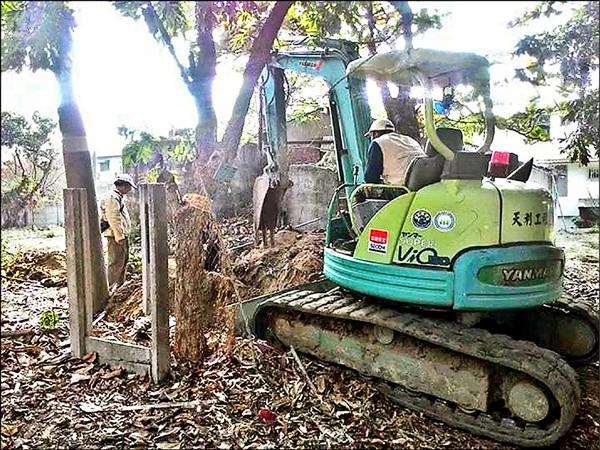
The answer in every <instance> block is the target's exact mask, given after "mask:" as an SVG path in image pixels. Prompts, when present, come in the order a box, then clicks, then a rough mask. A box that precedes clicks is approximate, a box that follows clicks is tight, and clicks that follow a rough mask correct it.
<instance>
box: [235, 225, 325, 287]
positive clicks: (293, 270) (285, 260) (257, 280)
mask: <svg viewBox="0 0 600 450" xmlns="http://www.w3.org/2000/svg"><path fill="white" fill-rule="evenodd" d="M323 240H324V236H323V233H299V232H296V231H290V230H282V231H279V232H278V233H277V234H275V247H272V248H254V249H252V250H249V251H247V252H245V253H244V254H242V255H241V256H240V258H239V259H238V260H236V261H235V262H234V266H233V270H234V273H235V275H236V277H237V278H238V279H239V280H240V281H241V282H242V283H244V284H245V285H246V286H247V289H246V291H245V292H244V295H243V296H244V298H248V297H251V296H254V295H261V294H268V293H271V292H275V291H279V290H282V289H287V288H290V287H293V286H296V285H300V284H304V283H308V282H310V281H313V280H315V279H316V278H318V277H319V276H320V275H321V271H322V269H323Z"/></svg>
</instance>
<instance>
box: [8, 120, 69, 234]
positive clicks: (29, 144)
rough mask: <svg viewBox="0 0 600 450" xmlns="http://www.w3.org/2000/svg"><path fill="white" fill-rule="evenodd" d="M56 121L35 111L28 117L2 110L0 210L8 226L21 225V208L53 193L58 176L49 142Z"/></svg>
mask: <svg viewBox="0 0 600 450" xmlns="http://www.w3.org/2000/svg"><path fill="white" fill-rule="evenodd" d="M55 130H56V123H55V122H54V121H53V120H51V119H49V118H47V117H43V116H41V115H40V114H38V113H37V112H35V113H34V114H33V117H32V118H31V120H28V119H26V118H25V117H24V116H22V115H20V114H16V113H11V112H8V111H3V112H2V130H1V137H0V140H1V144H2V148H3V160H4V161H3V162H2V184H1V186H2V189H1V192H2V194H1V198H2V210H3V214H4V215H5V216H6V217H8V219H7V220H6V222H7V224H8V226H18V225H21V223H20V221H21V219H22V217H23V212H24V208H28V207H31V208H34V207H36V206H39V205H40V204H41V203H42V202H43V201H45V200H48V199H50V198H52V197H53V196H55V195H56V194H57V193H56V191H55V186H56V182H57V181H58V179H59V178H60V176H61V171H60V168H59V164H60V159H59V153H58V151H57V150H56V148H55V147H54V146H53V145H52V143H51V140H50V139H51V137H52V134H53V133H54V132H55Z"/></svg>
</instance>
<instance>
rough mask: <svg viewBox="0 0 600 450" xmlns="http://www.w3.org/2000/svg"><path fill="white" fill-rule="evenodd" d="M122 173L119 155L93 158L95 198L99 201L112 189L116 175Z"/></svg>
mask: <svg viewBox="0 0 600 450" xmlns="http://www.w3.org/2000/svg"><path fill="white" fill-rule="evenodd" d="M122 172H123V163H122V157H121V155H119V154H117V155H103V156H95V157H94V183H95V185H96V198H98V199H100V198H102V197H103V196H104V194H106V193H107V192H108V191H110V190H111V189H113V187H114V184H113V183H114V181H115V178H116V176H117V175H118V174H120V173H122Z"/></svg>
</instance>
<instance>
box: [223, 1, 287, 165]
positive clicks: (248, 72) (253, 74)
mask: <svg viewBox="0 0 600 450" xmlns="http://www.w3.org/2000/svg"><path fill="white" fill-rule="evenodd" d="M292 3H293V2H291V1H278V2H276V3H275V6H273V9H272V10H271V12H270V14H269V17H267V20H266V21H265V23H264V25H263V26H262V28H261V30H260V32H259V33H258V36H257V37H256V39H255V40H254V42H253V44H252V49H251V50H250V57H249V58H248V62H247V64H246V68H245V70H244V80H243V82H242V87H241V88H240V92H239V94H238V96H237V98H236V100H235V105H234V106H233V111H232V113H231V118H230V119H229V122H228V124H227V128H226V129H225V134H224V135H223V141H222V148H223V151H224V152H225V160H226V161H233V159H234V158H235V156H236V154H237V149H238V146H239V144H240V139H241V137H242V132H243V130H244V121H245V118H246V114H247V113H248V108H249V106H250V101H251V100H252V94H253V93H254V88H255V87H256V83H257V82H258V78H259V76H260V73H261V72H262V70H263V67H264V66H265V64H266V63H267V62H268V60H269V55H270V53H271V48H272V47H273V41H274V40H275V37H276V36H277V33H278V32H279V29H280V28H281V24H282V23H283V19H284V18H285V15H286V14H287V11H288V9H289V8H290V6H291V5H292Z"/></svg>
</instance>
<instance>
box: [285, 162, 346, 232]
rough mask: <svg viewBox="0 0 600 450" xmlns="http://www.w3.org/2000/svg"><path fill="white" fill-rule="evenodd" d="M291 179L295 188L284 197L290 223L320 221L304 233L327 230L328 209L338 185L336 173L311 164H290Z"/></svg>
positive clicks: (305, 227)
mask: <svg viewBox="0 0 600 450" xmlns="http://www.w3.org/2000/svg"><path fill="white" fill-rule="evenodd" d="M289 177H290V180H291V181H292V182H293V183H294V185H293V186H292V187H291V188H290V189H289V190H288V192H287V194H286V196H285V207H286V210H287V222H288V223H289V224H290V225H292V226H294V225H298V224H301V223H304V222H308V221H310V220H313V219H316V218H319V220H318V221H317V222H314V223H311V224H310V225H306V226H304V227H302V230H305V231H312V230H319V229H320V230H324V229H325V227H326V226H327V209H328V208H329V202H330V201H331V196H332V195H333V193H334V191H335V189H336V188H337V186H338V180H337V174H336V172H334V171H333V170H330V169H326V168H323V167H316V166H314V165H310V164H299V165H290V168H289Z"/></svg>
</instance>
